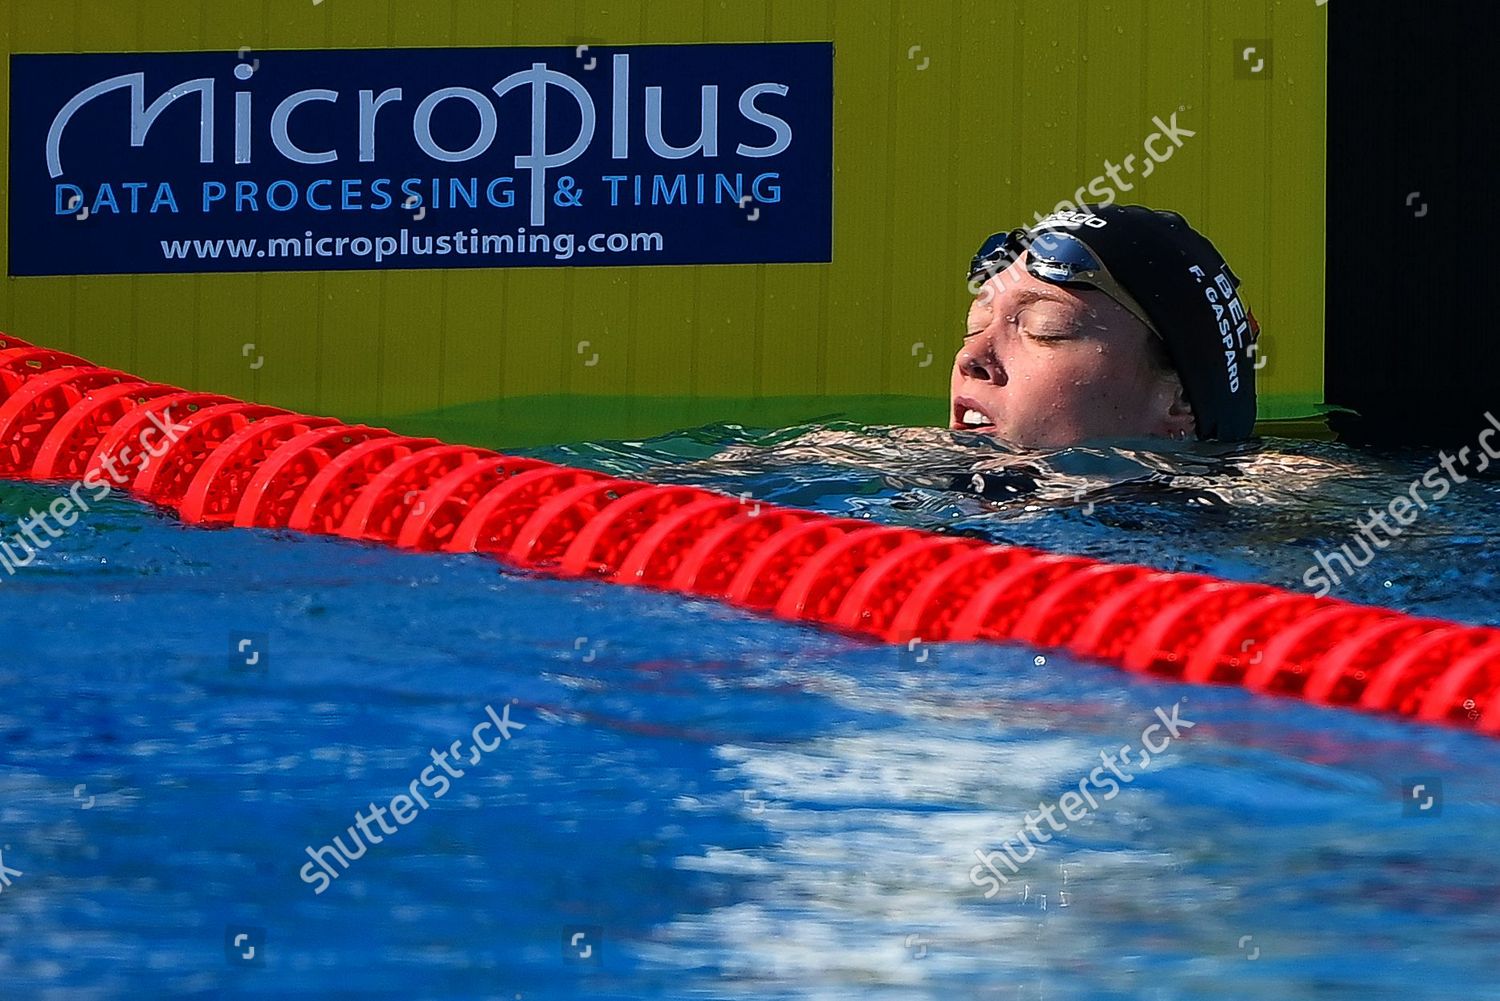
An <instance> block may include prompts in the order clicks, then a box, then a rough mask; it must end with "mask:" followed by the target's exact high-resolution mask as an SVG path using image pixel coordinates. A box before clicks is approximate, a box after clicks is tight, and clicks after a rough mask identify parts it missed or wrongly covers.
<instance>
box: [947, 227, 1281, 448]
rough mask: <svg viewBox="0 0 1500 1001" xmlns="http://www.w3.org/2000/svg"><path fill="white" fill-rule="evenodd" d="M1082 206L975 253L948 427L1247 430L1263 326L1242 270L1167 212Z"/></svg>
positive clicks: (1137, 432)
mask: <svg viewBox="0 0 1500 1001" xmlns="http://www.w3.org/2000/svg"><path fill="white" fill-rule="evenodd" d="M1081 208H1082V209H1083V211H1080V212H1059V213H1055V214H1053V215H1051V216H1048V217H1047V218H1046V219H1043V220H1041V221H1040V222H1038V223H1037V224H1036V225H1035V226H1034V227H1030V228H1027V229H1016V230H1012V231H1010V232H1008V233H996V234H995V235H993V236H991V237H990V238H989V239H988V240H986V241H985V243H984V245H983V246H981V247H980V248H979V251H978V252H977V253H976V254H975V255H974V259H973V262H972V263H971V265H970V268H969V288H970V291H972V292H973V293H974V294H975V298H974V300H973V302H972V303H971V304H970V306H969V314H968V318H967V325H966V327H965V330H964V341H963V345H962V346H961V347H960V348H959V350H958V353H957V355H956V356H955V358H954V360H953V374H952V379H951V383H950V387H949V403H950V409H951V415H952V422H951V424H950V425H949V427H950V428H951V429H953V430H968V431H977V432H981V433H984V434H988V435H992V436H994V437H996V438H999V439H1001V440H1002V441H1004V442H1007V443H1009V444H1011V445H1016V446H1019V447H1022V448H1066V447H1069V446H1072V445H1077V444H1080V443H1083V442H1086V441H1097V440H1107V439H1131V438H1134V439H1140V438H1159V439H1168V440H1177V441H1184V440H1187V439H1188V438H1189V437H1190V436H1191V437H1193V438H1196V439H1197V440H1201V441H1225V442H1233V441H1243V440H1245V439H1247V438H1249V437H1250V436H1251V433H1252V428H1253V426H1254V424H1255V359H1254V356H1253V355H1254V351H1253V345H1254V343H1255V339H1256V336H1257V335H1258V333H1259V327H1258V325H1257V324H1256V322H1255V319H1254V317H1253V316H1251V315H1250V311H1249V310H1248V309H1247V308H1246V307H1245V306H1244V304H1243V303H1242V301H1241V300H1240V298H1239V294H1238V291H1237V290H1238V286H1239V279H1238V278H1237V277H1235V275H1234V273H1233V272H1232V271H1230V269H1229V266H1228V265H1227V264H1226V263H1225V262H1224V259H1223V258H1222V257H1221V256H1220V255H1219V253H1218V251H1217V250H1215V249H1214V246H1213V244H1211V243H1210V242H1209V241H1208V240H1207V239H1206V238H1204V237H1203V236H1202V235H1200V234H1199V233H1198V232H1196V231H1195V230H1194V229H1193V228H1192V227H1191V226H1189V225H1188V223H1187V221H1186V220H1185V219H1183V217H1182V216H1180V215H1178V214H1177V213H1175V212H1160V211H1155V210H1152V209H1148V208H1145V207H1142V206H1139V205H1113V206H1082V207H1081Z"/></svg>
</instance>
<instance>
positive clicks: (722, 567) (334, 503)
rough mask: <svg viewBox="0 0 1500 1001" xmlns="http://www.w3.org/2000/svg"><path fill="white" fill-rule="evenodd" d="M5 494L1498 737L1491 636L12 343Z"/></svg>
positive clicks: (1497, 682)
mask: <svg viewBox="0 0 1500 1001" xmlns="http://www.w3.org/2000/svg"><path fill="white" fill-rule="evenodd" d="M164 428H165V429H170V430H169V431H166V430H164ZM152 435H154V436H155V439H156V440H155V441H153V442H150V443H149V444H148V438H149V437H150V436H152ZM137 444H139V446H140V448H139V449H138V450H136V451H135V452H134V453H133V454H130V450H131V449H132V448H135V447H136V446H137ZM0 477H5V478H11V479H24V480H52V481H63V482H67V481H70V480H80V479H83V478H85V477H90V478H91V481H94V482H107V483H111V484H112V485H114V486H117V487H119V488H121V489H124V490H126V491H127V492H129V493H132V494H134V495H135V496H137V497H139V498H141V499H142V500H146V501H149V502H151V503H153V504H156V505H158V506H160V507H164V508H167V509H170V510H172V511H175V512H176V513H177V515H178V517H180V518H181V519H182V520H183V521H185V522H188V523H192V524H226V523H231V522H232V523H233V524H235V525H240V526H247V527H250V526H253V527H263V528H290V529H294V530H298V531H305V532H313V533H319V534H327V535H340V536H344V537H346V538H351V539H362V540H365V541H369V542H375V543H379V544H384V545H391V546H399V547H401V548H405V549H417V550H426V551H429V552H482V553H489V554H491V555H493V556H494V557H496V558H497V559H500V560H503V561H504V562H506V563H509V564H512V565H516V566H521V567H526V568H529V569H534V570H538V571H541V572H546V573H550V574H553V575H557V576H587V577H593V578H597V579H602V580H608V581H613V582H616V583H621V584H635V585H641V586H647V587H654V588H659V589H663V590H669V591H677V592H681V593H684V594H691V595H698V596H705V597H712V598H716V599H719V600H722V601H725V602H729V603H732V604H735V605H739V606H741V607H743V608H747V609H750V610H753V611H756V612H759V613H762V614H768V615H774V616H776V617H778V618H782V619H789V620H794V621H799V622H808V623H817V624H820V625H824V626H827V627H830V628H833V629H837V630H840V631H843V632H846V633H853V634H858V635H862V636H866V637H873V638H876V639H880V640H883V641H885V642H888V643H906V644H908V645H909V646H910V645H914V644H915V643H917V642H920V641H927V642H941V641H978V642H986V641H988V642H1020V643H1025V644H1027V645H1029V646H1032V647H1039V648H1043V649H1050V648H1056V649H1065V650H1068V651H1070V652H1071V653H1073V654H1076V655H1078V656H1081V657H1086V658H1089V659H1093V660H1100V661H1104V662H1107V663H1112V664H1114V665H1116V666H1118V667H1122V668H1124V669H1125V670H1128V671H1132V672H1138V673H1144V674H1150V675H1155V676H1161V677H1168V678H1174V679H1178V680H1182V681H1187V682H1194V683H1216V684H1232V685H1240V686H1243V687H1245V688H1247V689H1249V690H1251V691H1255V692H1262V693H1268V694H1277V695H1283V696H1291V697H1296V698H1301V699H1304V700H1306V701H1309V702H1315V703H1322V704H1327V705H1342V706H1350V707H1357V708H1361V709H1366V710H1372V711H1379V712H1387V713H1394V714H1397V715H1401V716H1408V717H1414V718H1418V719H1423V720H1428V721H1432V722H1440V723H1446V724H1451V725H1455V726H1463V727H1468V728H1470V729H1474V730H1477V731H1478V732H1480V733H1486V734H1492V735H1500V629H1493V628H1490V627H1487V626H1467V625H1461V624H1458V623H1453V622H1444V621H1441V620H1436V619H1426V618H1418V617H1416V616H1412V615H1406V614H1403V613H1401V612H1397V611H1393V610H1390V609H1384V608H1372V607H1367V606H1361V605H1353V604H1350V603H1348V602H1343V601H1338V600H1336V599H1332V598H1315V597H1312V596H1311V595H1305V594H1300V593H1295V592H1290V591H1284V590H1280V589H1277V588H1274V587H1269V586H1267V585H1264V584H1245V583H1236V582H1232V581H1223V580H1217V579H1215V578H1212V577H1208V576H1204V575H1201V574H1186V573H1169V572H1166V571H1160V570H1154V569H1152V568H1149V567H1142V566H1134V565H1128V564H1125V565H1122V564H1113V563H1104V562H1101V561H1099V560H1091V559H1086V558H1084V557H1080V556H1069V555H1056V554H1049V553H1044V552H1039V551H1036V550H1032V549H1025V548H1020V547H1013V546H1000V545H991V544H988V543H984V542H981V541H979V540H976V539H968V538H960V537H953V536H945V535H940V534H937V533H934V532H926V531H921V530H918V529H912V528H897V527H890V526H884V525H878V524H872V523H870V522H868V521H861V520H858V519H853V518H840V517H834V516H832V515H826V514H819V513H816V512H812V511H804V510H798V509H794V508H784V507H779V506H777V505H774V504H768V503H765V502H761V501H751V502H748V503H747V502H746V501H743V500H736V499H735V498H733V497H727V496H724V495H722V494H718V493H715V492H713V491H710V490H703V489H699V488H697V487H686V486H660V485H653V484H649V483H644V482H640V481H637V480H629V479H623V478H618V477H613V476H609V475H607V474H604V473H599V472H594V471H591V470H585V469H572V468H569V467H567V466H559V465H556V464H554V463H549V462H543V461H541V460H537V459H526V458H519V457H515V456H506V455H500V454H498V453H495V452H492V451H490V450H488V449H483V448H471V447H468V446H461V445H446V444H444V443H442V442H439V441H436V440H434V439H431V438H408V437H404V436H401V435H398V434H396V433H394V432H392V431H388V430H385V429H383V428H372V427H365V426H363V425H348V424H343V423H341V422H339V421H336V420H334V419H332V418H327V417H307V416H304V415H301V414H294V413H288V412H287V411H284V410H281V409H278V408H276V407H268V406H261V405H257V404H249V403H242V402H240V401H237V400H234V399H232V398H230V397H226V396H219V395H215V394H209V393H193V392H188V391H185V390H182V389H178V388H177V387H174V386H164V385H160V384H156V383H150V382H146V381H144V380H141V379H137V378H136V377H134V376H130V375H126V374H124V373H122V372H116V371H114V370H112V369H107V368H101V367H99V366H95V365H90V364H89V363H88V362H86V361H84V360H83V359H81V358H78V357H76V356H74V355H70V354H66V353H64V352H60V351H50V350H47V349H45V348H37V347H33V346H32V345H30V344H27V343H26V342H25V341H22V340H19V339H18V338H15V337H12V336H10V335H8V334H0ZM1492 707H1493V711H1490V710H1491V708H1492Z"/></svg>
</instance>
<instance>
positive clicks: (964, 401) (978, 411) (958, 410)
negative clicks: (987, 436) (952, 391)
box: [948, 396, 995, 431]
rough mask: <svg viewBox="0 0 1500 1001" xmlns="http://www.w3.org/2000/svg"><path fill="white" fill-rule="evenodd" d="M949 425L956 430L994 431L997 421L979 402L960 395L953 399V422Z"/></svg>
mask: <svg viewBox="0 0 1500 1001" xmlns="http://www.w3.org/2000/svg"><path fill="white" fill-rule="evenodd" d="M948 427H949V428H950V429H951V430H954V431H993V430H995V421H994V419H993V418H991V417H990V415H989V413H988V412H986V411H985V410H984V409H982V408H981V407H980V406H979V404H978V403H975V402H974V401H973V400H971V399H969V398H968V397H967V396H960V397H958V398H957V399H955V400H954V401H953V423H951V424H949V425H948Z"/></svg>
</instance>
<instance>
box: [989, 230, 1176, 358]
mask: <svg viewBox="0 0 1500 1001" xmlns="http://www.w3.org/2000/svg"><path fill="white" fill-rule="evenodd" d="M1023 250H1024V251H1027V254H1026V270H1027V271H1029V272H1030V273H1031V274H1032V275H1033V276H1034V277H1036V278H1039V279H1041V280H1042V281H1044V282H1047V283H1049V284H1052V285H1085V286H1088V287H1089V288H1093V289H1097V290H1098V291H1100V292H1103V293H1104V294H1105V295H1107V296H1109V297H1110V298H1111V299H1113V300H1114V301H1115V302H1117V303H1119V304H1120V305H1121V306H1123V307H1125V309H1127V310H1129V311H1130V313H1131V315H1133V316H1134V317H1135V318H1136V319H1137V320H1140V321H1141V322H1142V323H1144V324H1145V325H1146V329H1148V330H1150V331H1151V332H1152V333H1153V334H1155V335H1156V336H1157V337H1161V331H1159V330H1157V329H1156V324H1154V323H1152V322H1151V318H1150V317H1149V316H1147V315H1146V311H1145V310H1144V309H1143V308H1141V304H1140V303H1138V302H1136V301H1135V298H1134V297H1133V296H1131V294H1130V293H1129V292H1126V291H1125V289H1124V288H1122V287H1121V286H1120V283H1119V282H1117V281H1115V278H1114V276H1113V275H1111V274H1110V273H1109V270H1108V269H1107V268H1105V266H1104V262H1103V261H1101V260H1099V257H1098V255H1096V254H1095V253H1094V252H1093V251H1092V250H1090V249H1089V246H1088V244H1086V243H1084V242H1083V241H1082V240H1080V239H1079V238H1078V237H1076V236H1074V235H1073V234H1072V233H1064V232H1060V231H1058V230H1055V229H1044V230H1041V231H1040V232H1038V233H1032V232H1031V231H1030V230H1027V229H1025V228H1021V229H1013V230H1011V231H1010V232H1009V233H996V234H994V235H993V236H991V237H990V238H989V239H988V240H985V241H984V244H983V245H982V246H980V248H979V250H978V252H977V253H975V255H974V260H973V261H972V262H970V264H969V281H970V282H972V281H973V280H974V279H976V278H979V277H980V276H984V277H985V278H986V279H988V278H990V277H992V276H994V275H997V274H999V273H1000V272H1001V271H1004V270H1005V269H1006V268H1008V267H1009V266H1010V265H1011V264H1012V263H1014V262H1015V260H1016V258H1017V257H1019V256H1020V254H1021V251H1023Z"/></svg>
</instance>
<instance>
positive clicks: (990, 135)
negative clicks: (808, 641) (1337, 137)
mask: <svg viewBox="0 0 1500 1001" xmlns="http://www.w3.org/2000/svg"><path fill="white" fill-rule="evenodd" d="M3 10H4V15H3V20H0V45H3V48H4V52H5V53H6V54H9V53H15V52H95V51H169V50H207V49H223V50H225V51H235V50H237V49H239V47H240V46H244V45H248V46H251V47H252V49H254V48H267V49H269V48H337V47H378V46H385V45H391V46H420V45H432V46H474V45H480V46H490V45H544V44H557V45H561V44H579V43H582V42H591V43H594V44H610V45H622V44H630V43H637V42H656V43H691V42H714V41H722V42H746V41H805V40H829V39H831V40H832V41H833V43H834V50H835V57H834V61H835V111H834V123H835V135H834V155H835V177H834V193H833V199H834V216H835V226H834V251H833V263H832V264H821V265H731V266H725V265H718V266H709V267H621V268H605V267H590V268H561V267H559V268H527V269H516V270H501V269H496V270H454V271H437V270H427V271H392V272H387V273H382V272H375V271H356V272H330V273H322V274H319V273H275V274H263V275H258V274H235V275H193V276H165V275H143V276H107V277H78V278H6V279H4V285H3V289H4V290H3V293H0V329H5V330H8V331H10V332H11V333H13V334H15V335H17V336H19V337H22V338H25V339H27V340H31V341H33V342H36V343H40V344H45V345H48V346H53V347H60V348H64V349H67V350H70V351H74V352H77V353H79V354H82V355H84V356H86V357H88V358H90V359H91V360H94V361H97V362H99V363H102V364H109V365H114V366H117V367H120V368H124V369H126V370H129V371H133V372H136V373H139V374H142V375H145V376H148V377H151V378H154V379H160V380H164V381H168V382H174V383H177V384H180V385H184V386H190V387H193V388H201V389H207V390H217V391H222V392H225V393H230V394H234V395H238V396H242V397H247V398H251V399H256V400H261V401H265V402H269V403H275V404H279V405H282V406H287V407H292V408H297V409H302V410H308V411H314V412H320V413H328V414H333V415H336V416H340V417H344V418H360V419H368V420H372V421H379V422H382V423H385V424H388V425H390V426H393V427H396V428H398V429H402V430H409V431H413V432H436V433H442V434H445V435H447V436H449V437H453V438H459V439H466V440H470V441H476V442H482V443H491V444H502V445H503V444H513V445H520V444H527V443H532V442H541V441H561V440H566V439H573V438H583V437H588V438H601V437H633V436H637V435H643V434H650V433H655V432H659V431H663V430H667V429H669V428H672V427H680V426H684V425H687V424H696V423H701V422H705V421H710V420H727V421H734V422H737V423H744V424H768V425H776V424H781V423H786V422H791V421H795V420H799V419H805V418H809V417H812V416H817V415H827V414H835V413H837V414H842V415H845V416H847V417H850V418H852V419H857V420H866V421H889V422H900V423H944V422H945V421H946V408H947V403H946V394H947V379H948V369H949V365H950V364H951V359H952V355H953V352H954V350H955V349H956V347H957V345H958V342H959V340H960V339H961V332H962V326H961V325H962V322H963V319H962V318H963V314H964V309H965V307H966V300H967V296H968V292H967V290H966V289H965V287H964V283H963V281H962V272H963V269H964V267H965V266H966V265H967V262H968V259H969V257H970V255H971V254H972V252H973V249H974V247H975V245H976V244H977V243H978V241H979V240H980V239H981V238H982V237H984V236H985V235H987V234H989V233H990V232H991V231H993V230H996V229H1001V228H1005V227H1008V226H1011V225H1014V224H1017V223H1019V222H1022V221H1030V220H1031V219H1032V218H1033V213H1035V212H1042V213H1045V212H1046V211H1048V210H1049V209H1050V208H1051V207H1052V206H1053V205H1055V204H1056V203H1057V202H1058V201H1060V200H1061V199H1064V198H1068V197H1070V196H1071V193H1072V192H1073V191H1075V190H1076V189H1077V188H1078V187H1079V186H1080V185H1083V184H1087V183H1088V182H1089V181H1090V180H1091V179H1093V178H1094V177H1096V176H1097V175H1099V174H1101V173H1102V172H1103V169H1104V160H1105V158H1106V157H1107V158H1109V159H1110V160H1111V161H1113V162H1115V163H1119V162H1120V161H1121V160H1122V159H1123V158H1124V157H1125V156H1126V155H1127V154H1131V153H1136V154H1139V153H1140V150H1141V144H1142V142H1143V141H1144V139H1145V137H1146V136H1147V135H1148V134H1150V133H1151V132H1153V131H1155V127H1154V126H1152V125H1151V124H1150V123H1151V118H1152V116H1153V115H1161V116H1162V117H1163V118H1167V117H1169V116H1170V114H1171V113H1172V112H1173V111H1177V112H1178V122H1179V124H1181V125H1182V126H1183V127H1185V128H1189V129H1193V130H1194V131H1196V132H1197V135H1196V136H1195V137H1194V138H1191V139H1187V140H1186V142H1185V145H1184V146H1183V147H1182V148H1181V149H1179V150H1178V151H1177V152H1176V154H1175V155H1174V156H1173V157H1172V159H1170V160H1169V161H1167V162H1165V163H1162V164H1160V165H1159V166H1157V168H1156V169H1155V171H1154V172H1153V173H1152V175H1151V176H1150V177H1148V178H1145V179H1139V178H1137V184H1136V189H1135V190H1134V191H1132V192H1130V193H1129V194H1125V195H1123V196H1122V198H1121V200H1122V201H1139V202H1142V203H1144V204H1149V205H1153V206H1156V207H1164V208H1173V209H1176V210H1178V211H1180V212H1182V213H1183V214H1184V215H1186V216H1187V217H1188V218H1189V220H1191V221H1192V222H1193V223H1194V224H1195V225H1196V226H1197V227H1198V228H1199V229H1201V230H1203V231H1204V232H1205V233H1207V234H1208V235H1209V236H1210V238H1211V239H1213V240H1214V242H1215V243H1216V244H1217V245H1218V246H1219V249H1220V250H1221V251H1223V253H1224V254H1225V256H1226V257H1227V258H1228V260H1229V262H1230V264H1231V266H1232V267H1234V269H1235V270H1236V272H1237V273H1238V274H1239V275H1240V277H1241V278H1242V279H1243V280H1244V287H1243V293H1244V295H1245V298H1246V301H1247V302H1249V304H1250V305H1251V306H1252V308H1254V310H1255V312H1256V315H1257V317H1258V318H1259V319H1260V320H1261V322H1262V327H1263V330H1264V333H1263V343H1264V344H1265V349H1264V351H1263V356H1264V358H1265V361H1266V364H1265V367H1264V368H1263V369H1262V370H1261V372H1260V374H1259V375H1260V392H1261V416H1262V418H1268V419H1271V418H1289V417H1297V416H1306V415H1309V414H1311V413H1313V412H1314V410H1315V407H1316V405H1317V404H1318V403H1319V402H1320V401H1321V400H1322V364H1323V343H1322V319H1323V259H1324V254H1323V248H1324V241H1323V226H1324V181H1325V177H1324V173H1325V172H1324V164H1325V158H1324V110H1325V102H1324V95H1325V88H1324V79H1325V72H1326V51H1327V45H1326V39H1327V31H1326V25H1327V21H1326V16H1327V12H1326V8H1323V7H1320V6H1318V5H1317V4H1316V3H1314V2H1313V0H1298V2H1295V3H1294V2H1290V0H1288V2H1274V0H1271V2H1267V0H1258V2H1245V3H1236V2H1230V0H1218V2H1210V0H1109V2H1082V0H1073V2H1051V3H1038V2H1027V3H1018V2H994V0H991V2H983V3H981V2H977V0H923V2H920V3H919V2H916V0H904V2H902V0H649V2H644V0H643V2H622V0H572V2H569V0H557V2H546V3H542V2H515V3H506V2H503V0H430V2H401V0H321V2H319V3H313V2H310V0H301V2H293V0H259V2H245V3H236V2H229V0H222V2H198V3H194V2H186V0H6V3H5V5H4V7H3ZM1267 38H1269V39H1272V40H1273V46H1274V58H1273V61H1272V63H1271V65H1270V69H1269V72H1270V74H1271V76H1270V78H1269V79H1266V78H1263V77H1252V78H1240V77H1237V76H1236V74H1235V67H1236V62H1237V60H1238V58H1239V55H1238V51H1237V49H1238V47H1237V45H1236V42H1237V40H1240V39H1267ZM913 46H920V49H917V50H913V48H912V47H913ZM8 63H9V60H8V59H7V60H6V65H7V67H8ZM924 64H925V68H924ZM1264 72H1266V71H1263V73H1264ZM0 89H3V94H0V114H4V115H6V117H7V119H8V116H9V106H10V102H11V101H12V100H25V98H26V95H24V94H21V95H13V94H11V92H10V85H9V73H8V68H7V71H6V74H5V78H4V81H3V83H0ZM1179 109H1180V110H1179ZM8 137H9V127H8V122H7V124H6V126H5V127H4V128H0V153H3V155H4V156H5V157H7V158H8V157H9V149H8V145H7V144H8V141H9V139H8ZM0 176H6V174H5V173H4V172H0ZM5 211H7V209H6V206H5V205H4V203H3V200H0V213H3V212H5ZM5 231H6V223H5V220H4V219H0V233H3V232H5ZM6 252H7V253H8V252H9V248H8V247H7V248H6ZM581 341H588V342H590V343H589V347H588V349H587V352H586V354H580V352H579V350H578V345H579V342H581ZM246 344H254V345H255V347H254V349H252V353H251V354H250V355H249V356H248V357H247V356H246V354H245V348H244V345H246ZM929 351H930V352H932V357H931V359H930V360H929V358H928V352H929ZM594 352H598V355H599V360H598V362H597V363H596V364H594V365H592V366H588V365H585V364H584V361H585V358H586V357H587V356H588V355H592V354H593V353H594ZM257 357H259V358H263V361H262V362H261V364H260V367H259V368H251V364H252V362H253V361H254V360H255V359H256V358H257ZM924 362H926V364H925V365H924V364H923V363H924Z"/></svg>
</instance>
